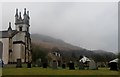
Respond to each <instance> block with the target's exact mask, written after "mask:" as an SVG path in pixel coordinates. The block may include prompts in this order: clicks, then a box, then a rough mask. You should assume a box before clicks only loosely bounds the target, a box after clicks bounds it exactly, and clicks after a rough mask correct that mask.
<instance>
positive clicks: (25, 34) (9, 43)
mask: <svg viewBox="0 0 120 77" xmlns="http://www.w3.org/2000/svg"><path fill="white" fill-rule="evenodd" d="M29 20H30V18H29V11H27V12H26V8H25V9H24V14H23V18H22V17H21V12H19V14H18V9H16V14H15V30H12V28H11V22H9V27H8V29H7V30H5V31H0V58H1V59H2V60H3V62H4V64H9V63H16V61H17V59H21V61H22V62H28V61H31V60H32V58H31V57H32V55H31V38H30V33H29V27H30V25H29Z"/></svg>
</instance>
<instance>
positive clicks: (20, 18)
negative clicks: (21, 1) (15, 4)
mask: <svg viewBox="0 0 120 77" xmlns="http://www.w3.org/2000/svg"><path fill="white" fill-rule="evenodd" d="M19 20H22V17H21V12H19Z"/></svg>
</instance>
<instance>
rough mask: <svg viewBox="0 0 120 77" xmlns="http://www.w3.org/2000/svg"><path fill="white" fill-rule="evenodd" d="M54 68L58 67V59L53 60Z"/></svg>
mask: <svg viewBox="0 0 120 77" xmlns="http://www.w3.org/2000/svg"><path fill="white" fill-rule="evenodd" d="M52 68H53V69H57V61H56V60H53V62H52Z"/></svg>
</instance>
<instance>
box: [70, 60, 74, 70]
mask: <svg viewBox="0 0 120 77" xmlns="http://www.w3.org/2000/svg"><path fill="white" fill-rule="evenodd" d="M74 69H75V67H74V62H72V61H70V63H69V70H74Z"/></svg>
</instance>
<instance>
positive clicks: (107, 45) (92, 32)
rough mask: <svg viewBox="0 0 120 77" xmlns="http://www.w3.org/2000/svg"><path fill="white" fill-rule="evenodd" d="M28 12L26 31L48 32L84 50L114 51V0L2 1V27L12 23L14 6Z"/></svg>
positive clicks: (13, 26) (115, 16) (115, 34)
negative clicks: (27, 28)
mask: <svg viewBox="0 0 120 77" xmlns="http://www.w3.org/2000/svg"><path fill="white" fill-rule="evenodd" d="M16 8H18V9H19V11H21V12H22V13H23V9H24V8H27V10H29V11H30V25H31V26H30V33H32V34H35V33H38V34H44V35H49V36H52V37H55V38H58V39H62V40H64V41H65V42H68V43H71V44H73V45H76V46H80V47H83V48H86V49H90V50H94V49H102V50H107V51H112V52H117V51H118V5H117V2H116V3H115V2H36V3H35V2H32V3H25V2H23V3H2V28H3V29H7V28H8V22H9V21H11V22H12V28H13V29H15V25H14V16H15V9H16Z"/></svg>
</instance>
